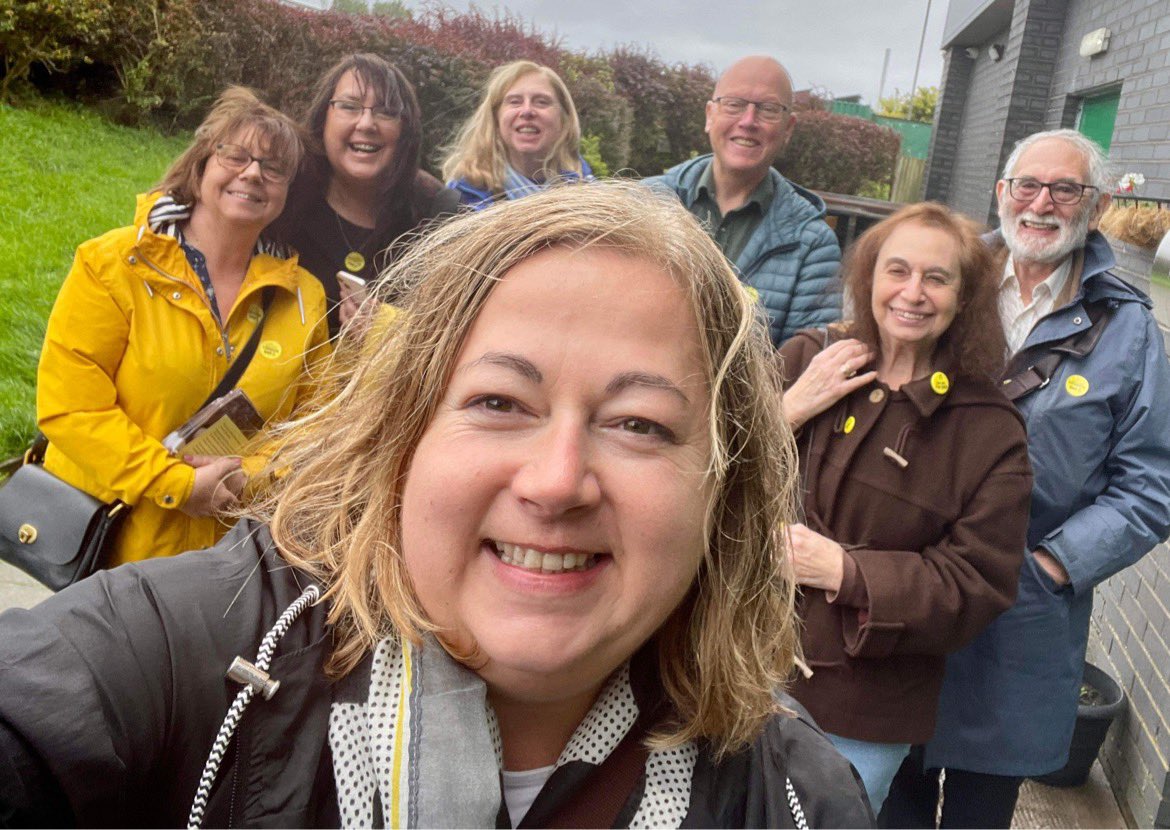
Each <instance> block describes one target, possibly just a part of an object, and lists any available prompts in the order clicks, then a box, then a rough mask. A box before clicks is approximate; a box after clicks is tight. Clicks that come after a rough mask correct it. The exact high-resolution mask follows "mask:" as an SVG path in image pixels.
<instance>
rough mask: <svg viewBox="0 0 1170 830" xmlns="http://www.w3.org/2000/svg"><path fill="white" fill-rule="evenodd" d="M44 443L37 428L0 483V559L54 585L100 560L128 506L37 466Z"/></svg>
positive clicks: (227, 385)
mask: <svg viewBox="0 0 1170 830" xmlns="http://www.w3.org/2000/svg"><path fill="white" fill-rule="evenodd" d="M274 293H275V292H274V289H273V288H272V286H265V287H264V289H263V293H262V295H261V296H262V299H261V307H262V308H263V310H264V312H265V315H267V312H268V307H269V306H270V305H271V304H272V298H273V296H274ZM262 330H263V323H261V324H260V325H258V326H256V328H255V329H254V330H253V331H252V336H251V337H249V338H248V342H247V343H245V344H244V347H243V348H242V349H241V350H240V353H239V355H237V357H236V359H235V361H234V362H233V363H232V365H231V366H230V367H229V368H228V371H227V372H226V373H225V374H224V376H223V378H221V379H220V382H219V384H218V385H217V386H216V387H215V389H214V390H212V392H211V394H210V395H208V396H207V400H206V401H204V402H203V405H204V406H206V405H207V404H208V403H210V402H211V401H213V400H215V399H216V398H218V397H220V396H221V395H224V394H226V393H227V392H229V391H230V390H231V389H232V388H233V387H234V386H235V385H236V383H237V382H238V381H239V379H240V376H241V375H242V374H243V373H244V369H245V368H247V366H248V363H249V362H251V360H252V355H253V354H254V353H255V351H256V344H257V343H259V342H260V332H261V331H262ZM200 409H202V406H201V407H200ZM48 445H49V442H48V439H46V438H45V436H44V435H43V434H38V435H37V437H36V439H35V440H34V441H33V444H32V446H31V447H30V448H29V449H28V452H26V453H25V454H24V464H23V466H21V467H20V468H18V469H17V470H16V472H14V473H13V474H12V477H11V478H9V479H8V481H6V482H5V483H4V485H3V487H0V559H2V560H4V561H5V562H8V563H10V564H12V565H15V566H16V567H18V568H20V569H21V570H22V571H24V572H25V573H27V574H28V575H29V576H31V577H32V578H33V579H35V580H37V581H38V582H40V583H42V584H43V585H45V586H46V587H49V588H52V589H53V590H54V591H60V590H61V589H62V588H66V587H68V586H70V585H72V584H73V583H74V582H77V581H78V580H81V579H85V578H86V577H87V576H89V575H90V574H92V573H93V572H94V571H96V570H98V569H100V568H102V567H104V566H105V563H106V560H107V559H108V555H107V554H108V549H109V548H110V547H111V546H112V545H113V543H114V540H115V539H116V538H117V531H118V525H119V523H120V522H121V521H122V519H123V518H124V517H125V516H126V514H127V513H129V512H130V506H129V505H128V504H126V503H125V502H122V501H113V502H110V503H106V502H103V501H101V500H100V499H97V498H94V497H93V496H91V495H89V494H88V493H86V492H84V491H82V490H79V489H77V488H76V487H74V486H73V485H71V484H67V483H65V482H64V481H62V480H61V479H59V478H57V477H56V476H55V475H53V474H52V473H50V472H48V471H47V470H46V469H45V468H44V467H42V466H41V462H42V461H43V460H44V457H45V450H46V449H47V448H48Z"/></svg>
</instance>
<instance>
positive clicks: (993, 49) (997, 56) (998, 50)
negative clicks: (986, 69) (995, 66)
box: [987, 43, 1003, 63]
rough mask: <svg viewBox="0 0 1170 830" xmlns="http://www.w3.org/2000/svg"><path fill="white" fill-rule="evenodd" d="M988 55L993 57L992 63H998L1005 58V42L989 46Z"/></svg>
mask: <svg viewBox="0 0 1170 830" xmlns="http://www.w3.org/2000/svg"><path fill="white" fill-rule="evenodd" d="M987 57H989V58H991V62H992V63H998V62H999V61H1001V60H1003V44H1002V43H993V44H991V45H990V46H988V47H987Z"/></svg>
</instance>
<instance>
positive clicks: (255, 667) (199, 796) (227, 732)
mask: <svg viewBox="0 0 1170 830" xmlns="http://www.w3.org/2000/svg"><path fill="white" fill-rule="evenodd" d="M320 596H321V591H320V589H318V588H317V586H316V585H310V586H309V587H308V588H306V589H305V591H304V593H302V594H301V595H300V596H299V597H297V599H296V601H295V602H293V604H292V605H290V606H289V607H288V608H286V609H285V610H284V613H283V614H281V615H280V619H278V620H277V621H276V624H275V625H273V626H272V628H271V629H270V630H269V631H268V633H267V634H265V635H264V639H263V640H261V641H260V650H259V651H257V652H256V662H255V664H252V663H249V662H248V661H247V660H244V659H243V658H241V657H237V658H236V659H235V660H233V661H232V665H231V668H229V669H228V672H227V676H228V678H229V679H231V680H235V681H237V682H240V683H243V684H244V688H242V689H240V692H239V694H237V695H236V699H235V700H234V701H232V705H231V706H230V707H229V708H228V711H227V715H226V716H225V717H224V719H223V725H222V726H220V727H219V733H218V734H216V736H215V741H214V742H213V743H212V745H211V753H210V754H209V755H208V756H207V763H206V764H204V766H203V774H202V775H201V776H199V786H198V787H197V788H196V790H195V800H194V801H192V802H191V813H190V814H189V815H188V817H187V827H188V828H196V827H201V826H202V825H203V813H204V811H205V810H206V809H207V799H208V797H209V796H210V795H211V787H212V785H213V784H214V783H215V776H216V775H218V774H219V766H220V764H222V763H223V758H224V755H226V754H227V749H228V744H230V743H231V740H232V735H233V733H234V732H235V731H236V727H237V726H239V724H240V718H242V717H243V716H244V710H245V709H246V708H247V707H248V704H249V703H250V702H251V700H252V698H253V696H254V695H255V694H256V692H260V693H261V694H263V695H264V699H265V700H268V699H269V698H271V697H272V696H273V695H274V694H276V690H277V689H278V688H280V681H279V680H273V679H272V678H270V677H269V676H268V667H269V666H270V665H271V664H272V653H273V652H274V651H276V644H277V643H278V642H279V641H280V638H281V637H283V636H284V635H285V633H286V632H287V631H288V629H289V626H291V625H292V624H293V622H294V621H295V620H296V618H297V617H299V616H300V615H301V614H302V613H303V612H304V610H305V609H306V608H308V607H309V606H310V605H312V604H313V603H314V602H316V601H317V600H318V599H319V598H320Z"/></svg>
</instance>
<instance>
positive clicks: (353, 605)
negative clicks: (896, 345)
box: [251, 182, 798, 753]
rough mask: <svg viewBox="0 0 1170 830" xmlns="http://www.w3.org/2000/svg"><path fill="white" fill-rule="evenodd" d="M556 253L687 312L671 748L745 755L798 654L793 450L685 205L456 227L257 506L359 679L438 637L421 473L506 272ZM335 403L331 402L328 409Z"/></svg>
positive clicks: (662, 658) (544, 202) (281, 442)
mask: <svg viewBox="0 0 1170 830" xmlns="http://www.w3.org/2000/svg"><path fill="white" fill-rule="evenodd" d="M552 247H564V248H568V249H572V250H577V249H582V248H588V247H597V248H602V249H605V250H607V251H616V252H618V253H621V254H624V255H627V256H630V257H637V258H642V259H649V260H650V261H651V262H653V263H655V264H657V265H658V266H660V267H661V268H662V269H663V270H664V271H665V272H666V273H668V274H669V275H671V277H673V279H674V280H675V281H676V282H677V283H678V285H679V286H680V287H681V288H682V289H683V291H684V292H685V294H686V295H687V297H688V300H689V303H690V306H691V308H692V309H693V312H694V315H695V319H696V320H699V321H701V325H700V326H699V327H698V331H697V332H696V336H697V337H698V338H699V341H700V344H701V352H702V355H703V358H704V372H705V375H706V380H707V383H708V387H709V388H710V389H711V390H712V395H711V403H710V408H709V411H708V423H709V429H710V438H711V441H710V443H711V451H710V458H709V460H708V464H709V466H708V474H709V476H710V477H711V480H712V485H713V486H712V487H711V496H710V500H709V502H708V504H707V505H706V528H707V531H706V540H707V541H706V549H705V551H704V554H703V557H702V560H701V562H700V565H699V569H698V573H697V576H696V578H695V581H694V583H693V585H692V586H691V589H690V591H689V592H688V594H687V596H686V597H685V598H684V599H683V601H682V602H681V603H680V605H679V606H678V607H677V608H676V609H675V610H674V611H673V612H672V613H671V614H670V616H669V617H668V618H667V620H666V622H665V623H664V624H663V625H662V627H661V628H660V629H659V630H658V632H657V633H656V634H655V635H654V639H655V640H656V646H657V653H658V661H659V668H660V674H661V677H662V680H663V684H664V688H665V691H666V694H667V696H668V698H669V701H670V703H671V704H672V712H673V719H672V720H670V721H669V722H668V723H667V724H666V725H665V726H663V727H662V728H661V729H660V730H659V731H658V732H657V733H656V735H655V736H654V737H653V739H652V740H653V742H654V744H655V745H656V746H673V745H678V744H680V743H683V742H685V741H688V740H692V739H703V740H706V741H709V742H710V743H711V745H712V746H713V747H714V748H715V750H716V751H717V752H719V753H723V752H728V751H732V750H735V749H737V748H740V747H742V746H744V745H745V744H746V743H748V742H750V741H751V740H753V739H754V738H755V737H756V736H757V735H758V734H759V731H760V730H761V729H762V728H763V725H764V722H765V720H766V719H767V718H769V717H770V716H771V715H773V714H774V713H776V712H777V711H779V710H778V706H777V703H776V699H775V694H776V692H777V691H778V690H780V689H782V688H783V687H784V685H785V683H786V682H787V680H788V678H789V676H790V674H791V669H792V667H793V665H794V661H795V653H796V649H797V648H798V635H797V630H796V616H795V611H794V596H795V581H794V579H793V575H792V571H791V567H790V565H789V562H788V558H787V555H786V546H785V540H784V534H783V531H782V528H783V527H784V525H785V523H788V522H791V521H793V520H794V504H795V501H794V488H795V482H796V454H795V449H794V442H793V438H792V433H791V431H790V430H789V428H788V426H787V424H786V422H785V420H784V419H783V417H781V415H780V406H779V400H780V391H779V390H780V386H779V381H778V377H777V371H776V362H775V359H774V357H773V354H774V353H773V350H772V347H771V344H770V342H769V340H768V336H767V333H766V331H765V328H764V324H763V322H762V320H761V319H760V318H759V317H758V315H757V313H756V311H755V306H754V304H753V303H751V301H750V300H749V299H748V297H747V295H746V293H745V291H744V290H743V289H742V287H741V286H740V283H739V281H738V280H737V279H736V277H735V275H734V274H733V272H732V271H731V268H730V267H729V266H728V264H727V261H726V260H725V259H724V257H723V255H722V254H721V253H720V251H719V249H718V248H717V247H716V246H715V245H714V243H712V242H711V240H710V239H709V238H708V237H707V235H706V233H705V232H704V231H703V230H702V228H701V227H700V226H699V224H698V223H697V222H696V221H695V220H694V218H693V217H692V216H691V215H690V214H689V213H688V212H687V211H686V209H685V208H683V207H682V206H681V205H680V204H679V202H678V200H677V199H674V198H666V197H662V196H658V195H656V194H654V193H653V192H652V191H650V190H648V189H646V188H645V187H643V186H641V185H638V184H633V183H623V182H606V183H601V184H599V185H598V186H597V187H571V186H564V187H553V188H549V189H548V190H546V191H543V192H541V193H539V194H536V195H533V196H530V197H527V198H525V199H524V200H522V201H517V202H508V203H501V204H500V205H499V206H498V207H496V208H493V209H492V210H490V211H482V212H480V213H476V214H472V215H469V216H466V217H462V218H459V219H456V220H453V221H451V222H449V223H447V224H446V225H444V226H442V227H441V228H439V229H437V230H435V231H434V232H433V233H432V234H431V235H430V236H428V237H427V238H425V239H423V240H420V241H419V243H418V244H417V245H416V246H414V247H413V248H412V249H411V251H410V252H409V253H407V254H406V256H405V257H404V258H403V259H402V260H400V261H399V262H398V263H396V264H395V265H394V266H393V268H392V269H391V270H390V271H388V272H387V273H386V274H384V275H383V277H382V281H383V283H384V284H385V283H398V285H396V286H395V289H398V288H400V287H402V286H403V285H405V286H406V287H407V288H408V291H407V293H406V295H405V301H404V303H403V306H404V311H403V315H402V318H401V319H404V320H407V321H408V322H406V323H403V324H401V325H393V326H391V327H389V328H388V329H387V330H386V331H384V332H382V333H380V334H378V335H375V336H373V337H370V336H367V338H366V342H365V343H364V344H363V345H362V347H361V348H360V353H358V354H356V356H352V355H351V357H353V360H352V363H351V364H349V366H348V368H347V369H346V370H345V371H344V372H342V371H338V372H337V373H336V375H335V377H334V379H333V382H332V384H331V385H329V386H328V388H327V389H326V395H325V396H323V398H322V401H323V402H322V403H320V404H319V406H318V408H317V409H316V410H315V411H314V412H312V413H310V414H308V415H306V416H304V417H303V418H301V419H300V420H297V421H295V422H292V423H290V424H287V425H285V426H284V427H282V428H281V429H280V430H279V431H278V433H277V441H276V444H277V447H278V449H277V451H276V454H275V456H274V458H273V461H272V468H273V469H277V470H280V471H281V475H280V476H279V478H278V480H277V481H276V482H275V483H274V485H273V489H272V491H271V492H269V493H268V494H266V496H265V498H264V500H263V501H261V502H259V503H258V504H256V505H253V507H252V510H251V512H252V514H253V515H255V516H256V517H257V518H259V519H261V520H266V521H268V522H269V523H270V526H271V529H272V535H273V538H274V539H275V541H276V543H277V545H278V546H279V548H280V550H281V551H282V553H283V554H284V557H285V558H286V559H287V560H288V561H289V562H291V563H292V564H293V565H295V566H296V567H298V568H302V569H304V570H305V571H307V572H309V573H310V574H312V575H313V576H315V577H316V578H317V579H319V580H320V581H321V583H322V584H323V586H324V587H325V589H326V590H325V593H324V600H325V601H328V602H329V603H330V604H331V605H330V609H329V621H330V623H331V625H332V626H333V628H334V632H335V647H334V650H333V653H332V655H331V658H330V661H329V665H328V666H327V671H328V672H329V673H330V674H331V675H333V676H339V675H343V674H345V673H346V672H348V671H349V670H351V669H352V668H353V667H354V666H355V665H356V664H357V663H358V662H359V661H360V660H361V659H362V658H363V657H364V656H365V655H366V654H367V653H368V652H370V651H371V650H372V649H373V648H374V647H375V645H376V644H377V643H378V642H379V641H380V640H381V639H383V638H386V637H402V638H407V639H409V640H411V641H412V642H417V641H418V638H419V637H420V635H421V634H422V633H423V632H428V631H434V630H435V626H434V625H433V624H432V623H431V621H430V620H428V619H427V617H426V615H425V613H424V612H423V610H422V608H421V607H420V604H419V602H418V599H417V597H416V595H415V593H414V591H413V589H412V587H411V578H410V575H409V573H408V572H407V568H406V565H405V559H404V556H403V551H402V545H401V524H402V515H401V511H402V493H403V486H404V483H405V481H406V478H407V475H408V471H409V469H410V465H411V460H412V458H413V455H414V452H415V449H416V447H417V446H418V444H419V441H420V439H421V438H422V436H423V433H424V432H425V431H426V430H427V428H428V425H429V424H430V423H431V420H432V418H433V416H434V414H435V412H436V410H437V408H438V407H439V405H440V402H441V401H442V399H443V396H444V393H445V391H446V387H447V384H448V380H449V377H450V375H451V373H452V371H453V369H454V367H455V364H456V359H457V356H458V354H459V352H460V349H461V348H462V345H463V343H464V340H465V338H466V337H467V334H468V331H469V329H470V328H471V326H472V324H473V323H474V322H475V319H476V317H477V316H478V315H479V313H480V311H481V309H482V308H483V307H484V304H485V303H486V302H488V301H489V298H490V297H491V294H492V291H493V290H494V289H495V287H496V286H497V285H498V284H499V282H500V280H501V279H507V274H508V271H509V270H510V269H512V268H514V267H515V266H516V265H518V264H519V263H521V262H524V261H525V260H527V259H528V258H529V257H532V256H534V255H535V254H537V253H539V252H541V251H545V250H547V249H549V248H552ZM326 398H327V400H326Z"/></svg>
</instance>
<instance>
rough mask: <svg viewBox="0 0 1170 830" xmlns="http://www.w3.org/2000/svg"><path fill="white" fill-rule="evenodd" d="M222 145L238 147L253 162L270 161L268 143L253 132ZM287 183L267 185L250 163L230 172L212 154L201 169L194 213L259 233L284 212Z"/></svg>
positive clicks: (245, 132) (235, 136)
mask: <svg viewBox="0 0 1170 830" xmlns="http://www.w3.org/2000/svg"><path fill="white" fill-rule="evenodd" d="M221 143H223V144H237V145H239V146H240V147H243V148H244V149H245V150H246V151H247V152H248V153H250V154H251V155H252V156H253V157H254V158H262V159H267V160H271V161H274V162H277V161H278V160H277V159H272V156H271V151H270V150H269V146H268V142H265V141H262V140H260V138H259V137H258V136H257V135H256V133H255V131H253V130H243V131H240V132H237V133H234V134H232V135H231V136H229V137H227V138H226V139H225V140H224V141H223V142H221ZM287 196H288V182H287V181H286V182H281V183H276V182H270V181H267V180H266V179H264V177H263V176H262V175H261V173H260V165H259V164H258V163H257V162H256V161H251V162H249V163H248V165H247V166H246V167H244V168H243V169H242V170H233V169H231V168H230V167H227V166H225V164H224V163H223V162H222V161H220V159H219V157H218V156H217V155H216V154H215V153H214V152H213V153H212V154H211V157H210V158H209V159H208V160H207V164H206V165H205V167H204V169H203V176H202V177H201V178H200V180H199V189H198V192H197V195H196V198H195V207H194V211H198V212H206V213H207V214H208V215H209V216H210V217H211V218H212V221H214V222H215V223H216V224H219V223H223V222H227V223H233V224H235V223H239V224H243V225H246V226H248V227H254V229H255V231H256V232H257V233H259V232H260V231H261V230H263V229H264V228H265V227H267V226H268V224H269V223H271V222H272V221H273V220H274V219H276V217H277V216H279V215H280V212H281V211H282V210H284V201H285V199H286V198H287Z"/></svg>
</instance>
